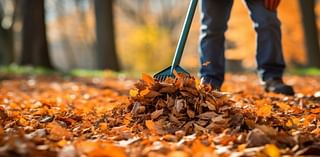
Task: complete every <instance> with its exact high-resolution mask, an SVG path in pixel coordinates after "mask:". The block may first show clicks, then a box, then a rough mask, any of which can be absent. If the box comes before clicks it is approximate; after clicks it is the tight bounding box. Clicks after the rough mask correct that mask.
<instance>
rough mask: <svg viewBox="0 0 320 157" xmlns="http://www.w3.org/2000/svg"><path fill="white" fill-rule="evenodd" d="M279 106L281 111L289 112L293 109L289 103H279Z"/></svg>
mask: <svg viewBox="0 0 320 157" xmlns="http://www.w3.org/2000/svg"><path fill="white" fill-rule="evenodd" d="M277 106H279V107H280V109H281V110H282V111H284V112H286V111H288V110H289V109H290V108H291V106H290V105H288V104H287V103H284V102H279V103H277Z"/></svg>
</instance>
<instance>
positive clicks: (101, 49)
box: [94, 0, 120, 71]
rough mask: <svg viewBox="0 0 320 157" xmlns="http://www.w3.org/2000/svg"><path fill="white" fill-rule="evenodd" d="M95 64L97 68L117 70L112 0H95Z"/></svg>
mask: <svg viewBox="0 0 320 157" xmlns="http://www.w3.org/2000/svg"><path fill="white" fill-rule="evenodd" d="M94 3H95V15H96V36H97V66H98V68H99V69H110V70H115V71H119V70H120V65H119V61H118V56H117V53H116V46H115V35H114V22H113V9H112V5H113V0H95V1H94Z"/></svg>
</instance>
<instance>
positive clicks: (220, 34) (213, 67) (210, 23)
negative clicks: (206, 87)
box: [200, 0, 233, 87]
mask: <svg viewBox="0 0 320 157" xmlns="http://www.w3.org/2000/svg"><path fill="white" fill-rule="evenodd" d="M232 5H233V0H202V1H201V36H200V62H201V67H200V75H201V77H207V78H210V79H211V83H213V84H214V85H215V86H216V87H220V86H221V85H222V83H223V81H224V73H225V55H224V51H225V48H224V42H225V36H224V34H225V31H226V30H227V23H228V20H229V17H230V12H231V8H232ZM205 63H209V64H205Z"/></svg>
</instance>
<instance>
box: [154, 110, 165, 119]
mask: <svg viewBox="0 0 320 157" xmlns="http://www.w3.org/2000/svg"><path fill="white" fill-rule="evenodd" d="M162 114H163V109H161V110H156V111H154V112H152V113H151V119H152V120H154V119H157V118H159V117H160V116H161V115H162Z"/></svg>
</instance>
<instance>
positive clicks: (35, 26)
mask: <svg viewBox="0 0 320 157" xmlns="http://www.w3.org/2000/svg"><path fill="white" fill-rule="evenodd" d="M22 9H23V10H22V13H23V21H22V23H23V27H22V54H21V56H22V57H21V61H20V63H21V64H22V65H33V66H42V67H46V68H53V66H52V64H51V61H50V57H49V51H48V44H47V36H46V25H45V11H44V0H24V1H22Z"/></svg>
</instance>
